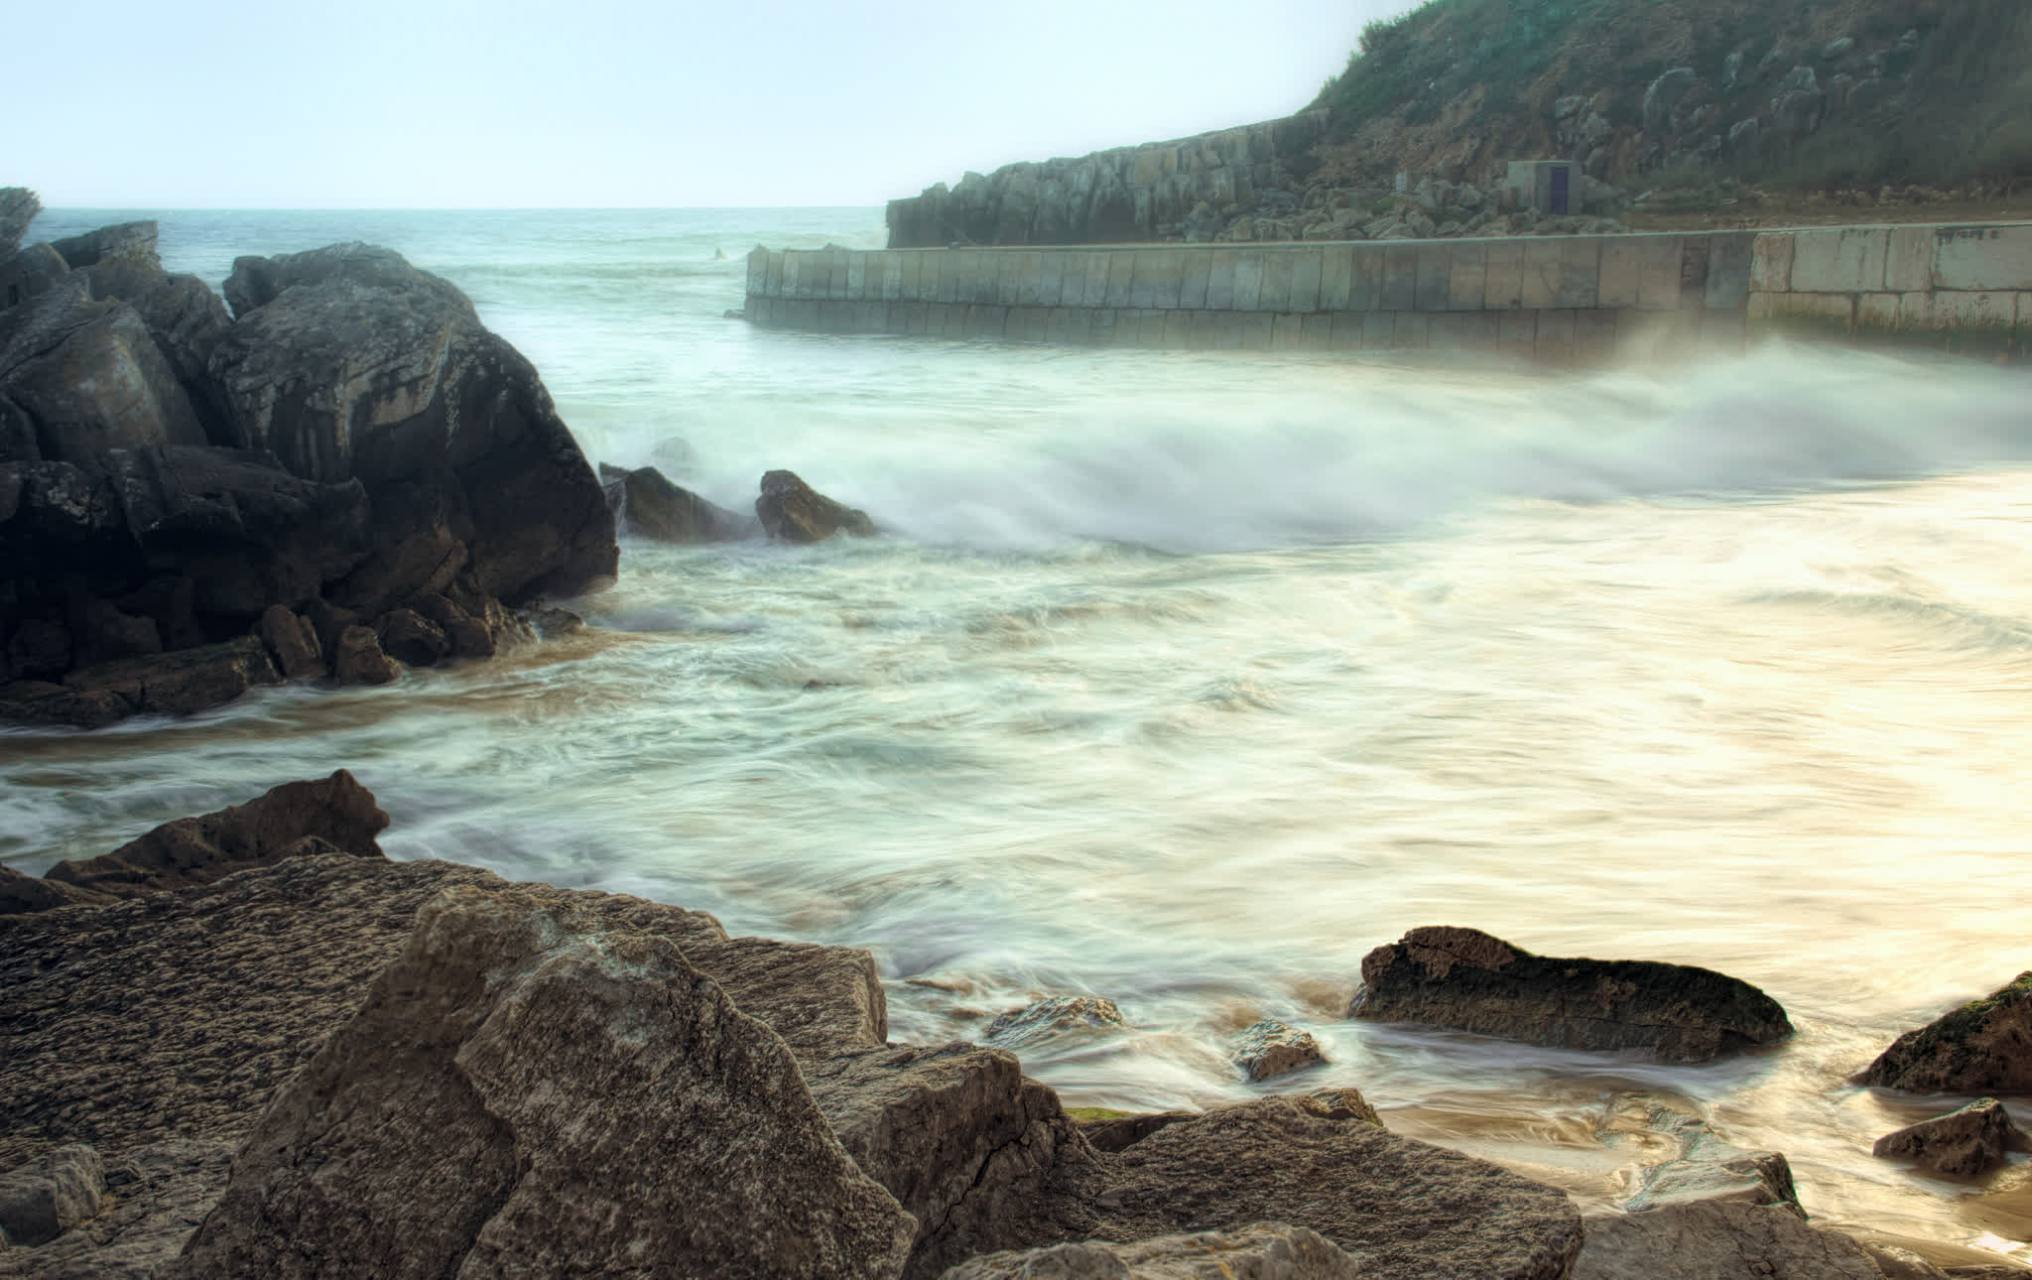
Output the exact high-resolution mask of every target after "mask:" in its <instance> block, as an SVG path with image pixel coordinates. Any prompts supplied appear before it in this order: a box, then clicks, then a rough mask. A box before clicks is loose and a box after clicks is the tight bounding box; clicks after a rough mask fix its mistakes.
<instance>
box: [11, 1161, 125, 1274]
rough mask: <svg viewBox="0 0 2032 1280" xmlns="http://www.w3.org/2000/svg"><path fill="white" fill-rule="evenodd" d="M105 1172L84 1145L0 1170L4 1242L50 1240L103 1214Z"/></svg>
mask: <svg viewBox="0 0 2032 1280" xmlns="http://www.w3.org/2000/svg"><path fill="white" fill-rule="evenodd" d="M105 1192H106V1170H105V1166H104V1165H103V1164H102V1163H101V1162H100V1160H99V1153H98V1152H96V1151H94V1150H92V1149H91V1148H90V1147H88V1146H84V1145H83V1144H81V1143H73V1144H72V1145H70V1146H67V1147H58V1148H57V1149H56V1150H54V1151H52V1152H50V1153H49V1154H48V1155H46V1156H44V1157H42V1158H41V1159H39V1160H35V1161H32V1162H30V1163H28V1164H26V1165H22V1166H20V1167H17V1168H14V1169H10V1170H8V1171H7V1172H5V1173H0V1240H5V1241H7V1242H8V1243H9V1244H14V1245H27V1246H29V1247H31V1248H32V1247H34V1246H36V1245H39V1244H47V1243H48V1242H50V1241H51V1240H54V1239H56V1238H57V1237H58V1236H60V1235H62V1234H63V1233H64V1232H66V1231H69V1230H70V1229H71V1228H72V1227H75V1226H77V1225H78V1224H79V1223H81V1222H84V1221H86V1220H88V1219H90V1218H91V1217H93V1216H94V1215H96V1214H97V1213H98V1212H99V1203H100V1200H101V1198H102V1197H103V1196H104V1195H105Z"/></svg>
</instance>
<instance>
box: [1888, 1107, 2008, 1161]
mask: <svg viewBox="0 0 2032 1280" xmlns="http://www.w3.org/2000/svg"><path fill="white" fill-rule="evenodd" d="M2007 1151H2032V1138H2027V1137H2026V1135H2025V1131H2024V1130H2022V1129H2020V1128H2019V1127H2018V1126H2017V1125H2016V1124H2015V1123H2013V1122H2012V1120H2011V1115H2010V1113H2009V1112H2008V1111H2005V1110H2004V1105H2003V1104H2002V1103H2001V1102H1998V1101H1997V1100H1996V1099H1995V1098H1978V1099H1977V1100H1976V1101H1974V1102H1971V1103H1969V1104H1968V1105H1967V1106H1965V1107H1960V1108H1957V1109H1956V1110H1953V1111H1950V1112H1948V1113H1947V1114H1946V1115H1944V1116H1935V1117H1934V1118H1933V1119H1931V1120H1922V1121H1920V1122H1919V1123H1918V1124H1915V1125H1908V1126H1906V1127H1905V1128H1903V1129H1900V1130H1898V1131H1897V1132H1895V1133H1887V1134H1885V1135H1884V1136H1883V1137H1881V1138H1879V1139H1877V1143H1876V1145H1875V1146H1874V1147H1872V1148H1871V1153H1872V1154H1873V1155H1877V1156H1882V1157H1885V1158H1887V1159H1894V1160H1897V1159H1903V1160H1911V1161H1913V1162H1914V1163H1916V1164H1918V1165H1919V1166H1920V1167H1922V1168H1926V1169H1931V1170H1933V1171H1934V1172H1935V1173H1945V1174H1951V1175H1955V1176H1960V1177H1972V1176H1974V1175H1976V1174H1980V1173H1988V1172H1989V1171H1990V1170H1991V1169H1994V1168H1996V1167H1997V1166H1998V1165H2000V1164H2002V1163H2003V1162H2004V1153H2005V1152H2007Z"/></svg>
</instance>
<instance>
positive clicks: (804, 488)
mask: <svg viewBox="0 0 2032 1280" xmlns="http://www.w3.org/2000/svg"><path fill="white" fill-rule="evenodd" d="M755 514H756V516H758V517H759V518H760V519H761V521H762V530H763V532H765V533H767V534H768V535H769V536H770V537H771V538H774V539H776V540H777V541H778V542H823V541H825V540H826V539H827V538H830V537H832V536H833V535H834V534H837V533H846V534H852V535H853V536H854V537H857V538H872V537H874V536H875V522H874V521H873V520H870V519H869V518H868V513H867V512H865V511H860V510H857V509H856V508H853V507H849V506H847V505H845V504H844V503H840V502H835V501H833V500H832V499H831V498H828V497H826V496H825V495H824V494H822V493H820V492H819V491H818V490H816V489H814V488H812V487H811V486H810V485H808V484H806V483H805V482H804V481H803V480H802V479H800V478H799V477H798V475H797V473H796V472H793V471H770V472H766V473H764V474H763V476H762V496H761V497H759V498H757V499H755Z"/></svg>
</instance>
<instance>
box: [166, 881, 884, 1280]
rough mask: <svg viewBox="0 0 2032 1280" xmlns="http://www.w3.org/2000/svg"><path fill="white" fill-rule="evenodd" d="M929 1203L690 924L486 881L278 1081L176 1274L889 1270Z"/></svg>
mask: <svg viewBox="0 0 2032 1280" xmlns="http://www.w3.org/2000/svg"><path fill="white" fill-rule="evenodd" d="M423 1187H428V1188H429V1194H425V1195H419V1194H417V1192H418V1189H419V1188H423ZM915 1225H916V1224H915V1223H914V1222H913V1220H912V1219H911V1218H910V1216H909V1215H908V1214H906V1213H904V1212H903V1211H902V1209H901V1208H899V1207H898V1206H897V1204H896V1202H895V1200H894V1199H892V1198H891V1197H890V1195H889V1194H888V1193H887V1192H886V1191H884V1190H883V1189H882V1188H881V1187H879V1186H877V1185H876V1184H875V1183H874V1182H872V1181H870V1180H869V1179H868V1177H867V1176H866V1175H865V1174H863V1173H862V1172H861V1171H860V1170H859V1169H858V1168H856V1167H855V1165H854V1162H853V1161H852V1159H851V1158H849V1156H848V1155H847V1153H846V1152H845V1151H844V1150H842V1149H841V1147H840V1145H839V1142H838V1141H837V1140H836V1139H835V1138H834V1137H833V1135H832V1133H831V1132H830V1131H829V1129H828V1128H827V1126H826V1124H825V1122H824V1120H823V1119H822V1117H821V1116H820V1115H819V1113H818V1110H817V1108H816V1107H815V1106H814V1105H813V1103H812V1101H811V1098H810V1095H809V1093H808V1092H807V1091H806V1089H805V1087H804V1084H803V1081H802V1080H801V1079H800V1077H799V1074H798V1070H797V1066H796V1064H795V1062H794V1061H793V1059H792V1058H791V1055H790V1052H789V1050H788V1049H787V1048H786V1047H785V1046H784V1044H783V1043H782V1041H780V1040H779V1039H778V1038H777V1037H776V1036H775V1035H774V1034H772V1033H771V1032H770V1031H769V1029H768V1028H767V1027H766V1026H764V1025H763V1024H762V1023H760V1022H757V1021H756V1020H755V1019H753V1018H750V1017H748V1016H746V1015H744V1014H742V1013H740V1012H738V1011H737V1010H736V1009H735V1008H734V1007H733V1004H732V1002H731V1001H729V1000H728V999H727V997H726V995H725V994H724V993H723V992H722V991H721V990H720V988H719V987H718V985H716V984H715V983H713V982H712V981H711V980H709V979H707V978H706V977H705V976H704V975H702V974H700V973H699V972H698V971H697V970H696V969H694V968H692V967H691V966H690V965H689V964H688V963H686V961H685V959H684V956H683V955H682V953H680V952H679V951H678V949H677V948H676V947H675V946H673V945H671V944H670V943H669V942H668V941H666V940H664V939H662V938H658V937H654V936H651V935H646V934H639V933H628V932H615V931H608V930H606V929H604V928H602V927H601V926H600V922H599V921H598V919H597V917H596V916H595V915H593V914H592V913H587V912H574V911H572V910H570V909H568V908H567V909H557V908H544V907H541V906H538V905H537V904H536V903H534V902H533V901H531V900H529V899H526V898H523V897H521V896H520V895H517V894H514V893H512V892H501V893H480V892H475V891H470V890H467V891H461V892H454V893H451V894H448V895H446V896H445V897H444V898H442V899H439V900H438V901H436V902H434V903H433V904H432V905H431V906H430V907H429V908H427V909H426V910H425V911H424V912H423V913H422V915H421V916H420V917H419V919H418V922H417V928H416V932H415V934H414V935H413V936H412V938H411V939H410V941H409V943H408V944H407V946H405V948H404V949H403V952H402V954H401V955H400V956H399V957H398V958H397V959H396V961H395V962H394V963H393V964H392V965H391V966H390V967H389V968H388V969H387V970H386V971H385V972H384V973H383V974H382V975H381V977H380V978H378V979H377V980H376V981H375V984H374V986H373V988H372V990H371V991H370V992H369V993H368V996H367V1002H366V1005H365V1006H364V1007H363V1008H362V1009H361V1011H360V1013H359V1014H358V1015H357V1016H356V1017H355V1018H354V1019H353V1020H352V1021H351V1022H350V1023H348V1024H347V1025H346V1026H345V1027H344V1028H342V1029H341V1030H340V1031H339V1032H337V1033H336V1034H335V1035H334V1036H332V1038H331V1039H330V1040H328V1041H327V1042H326V1044H325V1046H324V1047H323V1049H321V1050H320V1051H319V1052H318V1054H317V1056H316V1057H315V1058H314V1059H312V1061H311V1062H310V1064H309V1065H308V1066H307V1067H306V1068H305V1069H304V1070H303V1071H302V1072H301V1073H300V1074H299V1075H297V1076H296V1077H295V1078H294V1079H293V1080H292V1081H291V1082H290V1084H289V1085H288V1086H287V1087H286V1088H285V1089H284V1090H283V1091H282V1093H281V1094H279V1095H278V1096H277V1098H276V1099H275V1101H274V1103H273V1104H272V1105H271V1106H270V1107H269V1109H268V1111H267V1113H266V1114H265V1115H264V1116H263V1117H262V1120H261V1122H260V1123H259V1124H258V1125H257V1126H256V1128H255V1130H254V1132H253V1133H252V1135H250V1136H249V1138H248V1140H247V1142H246V1145H245V1146H243V1147H242V1148H241V1151H240V1154H239V1156H238V1157H237V1158H236V1159H235V1161H234V1166H233V1176H232V1179H231V1181H230V1182H229V1183H228V1185H227V1188H226V1192H225V1194H224V1196H223V1197H222V1198H221V1200H220V1201H219V1204H218V1207H217V1208H215V1209H214V1210H213V1211H212V1213H211V1215H210V1216H209V1217H207V1218H206V1219H205V1222H204V1224H203V1225H202V1226H201V1227H200V1228H199V1229H198V1232H197V1234H196V1235H195V1236H194V1237H193V1238H192V1240H191V1243H190V1244H189V1245H188V1246H187V1247H186V1249H185V1250H184V1254H183V1256H182V1258H181V1260H180V1261H179V1264H178V1266H177V1267H176V1268H175V1269H174V1270H173V1272H172V1274H173V1275H179V1276H188V1277H201V1276H213V1275H221V1274H235V1275H248V1274H259V1275H264V1276H273V1277H278V1278H285V1277H292V1276H334V1277H336V1276H361V1277H370V1276H371V1277H383V1276H385V1277H396V1278H399V1277H426V1276H442V1275H450V1274H455V1273H464V1274H476V1275H478V1274H494V1275H499V1274H508V1273H513V1274H520V1275H546V1274H562V1273H567V1272H569V1273H573V1274H584V1275H641V1276H649V1275H714V1276H725V1277H744V1276H751V1277H758V1278H759V1277H781V1276H790V1275H797V1276H812V1277H823V1276H865V1277H871V1278H873V1277H888V1276H893V1275H895V1274H896V1272H897V1270H898V1269H899V1268H900V1267H901V1265H902V1262H903V1258H904V1255H905V1254H906V1252H907V1251H908V1249H909V1244H910V1239H911V1236H912V1234H913V1233H914V1229H915Z"/></svg>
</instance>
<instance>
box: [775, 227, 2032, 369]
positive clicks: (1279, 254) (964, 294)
mask: <svg viewBox="0 0 2032 1280" xmlns="http://www.w3.org/2000/svg"><path fill="white" fill-rule="evenodd" d="M745 314H746V316H747V317H748V319H749V320H751V321H752V322H754V323H755V324H757V325H760V326H763V327H766V328H782V329H801V330H809V331H815V332H824V333H889V334H910V335H924V336H931V337H945V338H986V339H995V340H1001V341H1011V342H1053V343H1078V344H1098V345H1113V346H1139V347H1171V348H1189V349H1218V348H1250V349H1258V350H1304V349H1310V350H1342V351H1360V350H1429V349H1441V350H1446V349H1452V350H1478V351H1490V352H1500V353H1508V354H1513V355H1518V356H1525V357H1531V358H1535V359H1542V360H1548V361H1586V360H1589V359H1600V358H1606V357H1607V356H1608V355H1609V354H1611V353H1612V352H1613V351H1614V350H1615V349H1616V348H1617V347H1618V346H1619V345H1620V344H1622V343H1624V342H1626V341H1631V340H1636V339H1643V338H1652V339H1657V340H1662V341H1664V342H1667V343H1670V344H1673V345H1674V346H1676V347H1679V348H1682V349H1706V350H1722V351H1727V350H1740V349H1742V347H1743V346H1744V345H1745V344H1746V343H1747V342H1749V341H1751V340H1753V339H1755V338H1757V337H1759V336H1762V335H1765V334H1770V333H1793V334H1801V335H1806V336H1812V337H1817V338H1828V339H1834V340H1838V341H1843V342H1855V343H1868V342H1880V341H1881V342H1896V343H1915V344H1923V345H1928V346H1934V347H1939V348H1942V349H1946V350H1953V351H1964V352H1968V353H1971V354H1981V355H1986V356H1992V357H2013V358H2015V357H2022V356H2024V355H2026V354H2027V350H2028V346H2032V223H2008V224H1993V225H1974V226H1943V225H1921V226H1901V227H1836V228H1804V229H1799V230H1785V231H1733V232H1715V233H1692V234H1678V233H1669V234H1638V235H1608V236H1537V237H1525V238H1509V239H1489V240H1425V241H1419V240H1386V241H1358V242H1353V243H1339V244H1332V243H1329V244H1319V243H1300V244H1266V245H1253V246H1248V245H1232V244H1218V245H1136V246H1122V245H1101V246H1090V247H1089V246H1080V247H1044V248H994V249H882V250H847V249H818V250H773V251H772V250H768V249H761V248H758V249H756V250H755V251H754V252H753V253H751V254H749V256H748V296H747V305H746V308H745Z"/></svg>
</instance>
